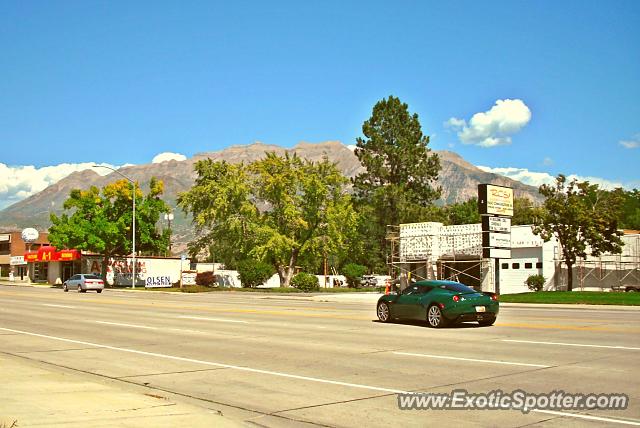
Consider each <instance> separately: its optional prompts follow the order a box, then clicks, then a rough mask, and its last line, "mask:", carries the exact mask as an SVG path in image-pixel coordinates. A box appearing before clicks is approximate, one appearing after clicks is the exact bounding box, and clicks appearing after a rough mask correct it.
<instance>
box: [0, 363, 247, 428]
mask: <svg viewBox="0 0 640 428" xmlns="http://www.w3.org/2000/svg"><path fill="white" fill-rule="evenodd" d="M0 368H1V369H0V370H1V372H2V376H1V377H0V379H1V380H0V382H1V384H0V427H7V428H8V427H11V426H12V425H13V424H14V423H15V426H16V427H34V426H47V427H62V426H64V427H78V428H80V427H113V426H119V427H132V428H133V427H156V426H184V427H211V426H216V427H235V426H239V424H238V423H237V422H233V421H231V420H229V419H227V418H224V417H223V416H221V415H220V414H219V413H218V411H216V410H209V409H206V408H202V407H197V406H192V405H189V404H186V403H182V402H179V401H176V400H175V399H172V398H171V397H170V395H169V394H162V393H158V391H155V390H147V391H145V388H140V387H139V386H136V385H123V384H122V383H121V382H119V383H118V384H115V383H114V382H113V381H110V380H109V379H107V378H104V377H101V376H96V375H91V374H89V373H79V372H77V371H74V370H68V369H64V368H63V367H60V366H57V365H51V364H42V363H38V362H35V361H33V360H31V359H27V358H22V357H16V356H13V355H8V354H6V353H3V352H0ZM123 387H124V388H123Z"/></svg>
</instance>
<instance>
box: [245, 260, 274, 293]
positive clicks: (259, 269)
mask: <svg viewBox="0 0 640 428" xmlns="http://www.w3.org/2000/svg"><path fill="white" fill-rule="evenodd" d="M236 270H237V271H238V275H239V276H240V282H241V283H242V286H243V287H246V288H255V287H257V286H258V285H261V284H264V282H265V281H266V280H268V279H269V278H271V276H272V275H273V274H274V273H275V272H274V269H273V266H271V265H270V264H269V263H265V262H261V261H259V260H253V259H246V260H242V261H240V262H238V266H236Z"/></svg>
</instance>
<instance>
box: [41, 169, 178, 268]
mask: <svg viewBox="0 0 640 428" xmlns="http://www.w3.org/2000/svg"><path fill="white" fill-rule="evenodd" d="M149 188H150V189H149V193H148V194H146V195H144V194H143V193H142V191H141V190H140V188H139V187H138V184H137V183H136V184H135V192H136V251H140V252H142V253H146V254H164V252H165V251H166V250H167V247H168V246H169V231H168V230H164V231H162V232H160V231H158V228H157V227H156V224H157V223H158V220H159V219H160V214H161V213H165V212H169V206H168V205H167V204H166V203H165V202H164V201H163V200H162V199H160V195H162V194H163V192H164V185H163V183H162V181H159V180H157V179H156V178H152V179H151V182H150V183H149ZM132 199H133V193H132V188H131V184H130V183H129V181H127V180H124V179H123V180H118V181H115V182H113V183H110V184H107V185H106V186H105V187H104V188H103V189H102V191H100V189H98V188H97V187H95V186H92V187H91V188H89V190H80V189H74V190H72V191H71V193H70V195H69V198H68V199H67V200H66V201H65V202H64V205H63V208H64V209H65V211H70V212H72V213H71V214H69V213H66V212H65V213H63V214H62V215H61V216H60V217H58V216H56V215H55V214H53V213H52V214H51V216H50V217H51V223H52V226H51V227H50V228H49V242H51V244H52V245H54V246H56V247H58V248H76V249H79V250H86V251H91V252H95V253H99V254H102V255H103V259H102V276H103V278H105V280H106V274H107V264H108V262H109V259H110V258H111V257H113V256H124V255H128V254H131V252H132V251H133V240H132V236H133V234H132V216H133V211H132Z"/></svg>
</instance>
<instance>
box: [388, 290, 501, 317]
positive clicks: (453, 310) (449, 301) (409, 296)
mask: <svg viewBox="0 0 640 428" xmlns="http://www.w3.org/2000/svg"><path fill="white" fill-rule="evenodd" d="M498 311H499V303H498V296H497V295H496V294H494V293H489V292H479V291H476V290H474V289H473V288H471V287H467V286H466V285H464V284H460V283H459V282H455V281H435V280H426V281H419V282H414V283H412V284H411V285H409V286H408V287H407V288H405V289H404V290H403V291H402V292H401V293H399V294H387V295H384V296H382V297H380V299H378V306H377V314H378V319H379V320H380V321H382V322H389V321H391V320H393V319H414V320H421V321H424V320H426V321H427V322H428V323H429V326H431V327H444V326H446V325H448V324H450V323H457V322H463V321H477V322H478V324H480V325H481V326H489V325H492V324H493V323H494V322H496V317H497V316H498Z"/></svg>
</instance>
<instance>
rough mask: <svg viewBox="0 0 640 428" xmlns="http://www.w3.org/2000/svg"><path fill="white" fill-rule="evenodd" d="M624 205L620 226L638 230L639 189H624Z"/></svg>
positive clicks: (639, 217) (639, 225) (639, 211)
mask: <svg viewBox="0 0 640 428" xmlns="http://www.w3.org/2000/svg"><path fill="white" fill-rule="evenodd" d="M623 197H624V205H623V209H622V218H621V219H620V227H621V228H623V229H633V230H640V191H638V189H633V190H631V191H624V192H623Z"/></svg>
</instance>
